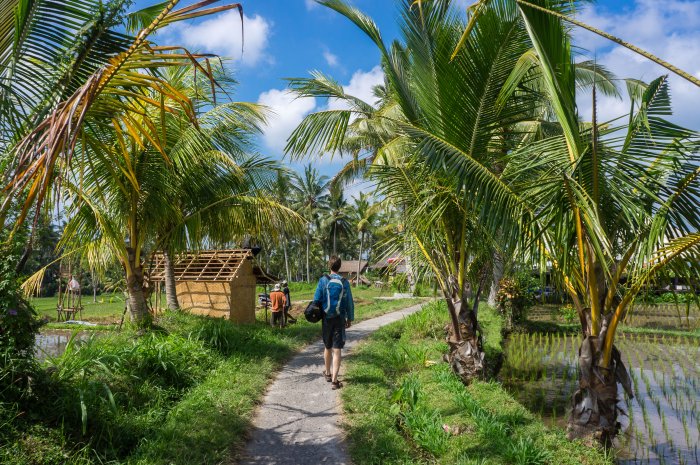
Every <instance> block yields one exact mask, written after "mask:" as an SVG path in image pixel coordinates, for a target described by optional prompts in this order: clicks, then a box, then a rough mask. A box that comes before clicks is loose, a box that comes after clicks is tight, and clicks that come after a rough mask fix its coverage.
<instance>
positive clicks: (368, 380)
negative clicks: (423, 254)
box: [342, 303, 611, 465]
mask: <svg viewBox="0 0 700 465" xmlns="http://www.w3.org/2000/svg"><path fill="white" fill-rule="evenodd" d="M479 316H480V320H481V324H482V326H483V329H484V343H485V346H486V348H487V353H489V354H490V356H491V357H498V354H499V350H500V342H501V341H500V328H501V326H500V320H499V317H498V316H497V315H496V314H495V312H493V311H492V310H491V309H489V308H488V307H485V306H482V307H481V308H480V313H479ZM446 323H447V310H446V308H445V307H444V304H443V303H433V304H430V305H428V306H426V307H425V308H424V310H422V311H421V312H419V313H416V314H414V315H412V316H410V317H408V318H406V319H404V320H403V321H400V322H397V323H395V324H393V325H389V326H387V327H385V328H382V329H380V330H379V331H377V332H376V333H375V334H374V335H373V336H372V337H371V338H370V340H369V341H367V342H366V343H363V344H361V345H360V347H359V348H358V349H357V350H356V351H355V352H354V353H353V355H352V357H351V358H350V359H349V361H348V372H347V376H346V380H347V381H348V382H347V385H346V387H345V388H344V389H343V392H342V396H343V401H344V407H345V410H346V419H347V430H348V436H349V438H350V452H351V455H352V459H353V462H354V463H356V464H358V465H362V464H380V463H381V464H414V463H415V464H417V463H444V464H452V463H460V464H481V463H488V464H571V465H573V464H580V463H586V464H591V465H593V464H609V463H611V462H610V459H609V458H608V457H606V456H605V454H604V453H603V452H602V451H600V450H598V449H595V448H589V447H586V446H584V445H583V444H580V443H578V442H570V441H568V440H567V439H566V437H565V435H564V433H563V431H561V430H557V429H554V430H550V429H548V428H546V427H545V426H544V425H543V424H542V423H541V421H540V420H539V419H538V418H537V417H536V416H535V415H533V414H532V413H530V412H528V411H527V410H526V409H525V408H524V407H523V406H522V405H521V404H519V403H518V402H516V401H515V400H514V399H513V397H511V396H510V395H509V394H508V393H507V392H506V391H505V390H504V389H503V388H502V387H501V386H500V384H498V383H495V382H481V381H480V382H474V383H472V384H471V385H470V386H469V387H465V386H464V385H463V384H462V383H461V382H460V381H459V380H458V379H457V378H456V377H455V376H454V374H453V373H452V372H451V370H450V368H449V366H448V365H447V364H446V363H443V362H442V355H443V353H445V352H446V351H447V345H446V343H445V342H444V330H443V328H444V326H445V325H446Z"/></svg>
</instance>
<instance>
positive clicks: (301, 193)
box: [292, 164, 329, 282]
mask: <svg viewBox="0 0 700 465" xmlns="http://www.w3.org/2000/svg"><path fill="white" fill-rule="evenodd" d="M328 188H329V181H328V177H327V176H322V175H320V174H319V172H318V170H317V169H316V168H314V167H312V166H311V164H308V165H306V166H305V167H304V173H303V174H302V175H299V174H298V173H295V174H294V183H293V184H292V189H293V190H294V193H295V203H294V210H295V211H296V212H297V213H299V214H300V215H301V216H302V217H303V218H304V220H305V221H306V282H311V267H310V253H311V232H312V226H314V225H318V222H319V218H320V215H321V213H322V212H324V211H326V210H327V208H328ZM317 229H318V228H317Z"/></svg>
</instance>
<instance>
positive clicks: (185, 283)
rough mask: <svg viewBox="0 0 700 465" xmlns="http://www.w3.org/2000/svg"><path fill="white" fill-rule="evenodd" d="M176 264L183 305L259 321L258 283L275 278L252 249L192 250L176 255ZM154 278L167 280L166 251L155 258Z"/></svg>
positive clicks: (202, 312)
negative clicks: (263, 266) (263, 267)
mask: <svg viewBox="0 0 700 465" xmlns="http://www.w3.org/2000/svg"><path fill="white" fill-rule="evenodd" d="M173 268H174V275H175V283H176V290H177V298H178V301H179V302H180V306H181V307H182V308H183V309H187V310H189V311H191V312H192V313H196V314H198V315H207V316H213V317H220V318H227V319H230V320H232V321H235V322H237V323H252V322H254V321H255V305H256V299H257V296H256V294H255V286H256V284H266V283H269V282H272V281H275V279H274V278H272V277H270V276H268V275H266V274H265V273H264V272H263V271H262V269H261V268H260V267H258V266H257V265H256V264H255V263H254V258H253V252H252V251H251V250H250V249H233V250H204V251H200V252H188V253H184V254H180V255H178V256H177V257H174V264H173ZM151 281H153V282H156V283H162V282H164V281H165V261H164V257H163V255H160V254H157V255H156V256H155V258H154V262H153V266H152V268H151Z"/></svg>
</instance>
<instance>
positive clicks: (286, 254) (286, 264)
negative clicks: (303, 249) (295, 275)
mask: <svg viewBox="0 0 700 465" xmlns="http://www.w3.org/2000/svg"><path fill="white" fill-rule="evenodd" d="M282 250H283V252H284V271H285V272H286V277H287V281H291V274H289V252H288V251H287V235H286V234H285V235H284V237H283V238H282Z"/></svg>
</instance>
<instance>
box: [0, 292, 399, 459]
mask: <svg viewBox="0 0 700 465" xmlns="http://www.w3.org/2000/svg"><path fill="white" fill-rule="evenodd" d="M408 304H409V302H406V301H403V302H399V301H391V302H378V303H376V304H374V303H373V304H369V305H367V304H361V305H358V307H357V308H356V317H357V318H358V319H362V318H367V317H369V316H374V315H377V314H381V313H384V312H387V311H391V310H393V309H396V308H400V307H402V306H406V305H408ZM157 324H158V328H159V329H158V330H155V331H152V332H149V333H140V332H137V331H135V330H129V329H127V330H126V331H124V332H122V333H116V332H113V333H110V334H104V335H101V336H93V337H91V338H89V339H87V340H84V339H82V338H79V337H75V336H74V337H73V338H72V339H71V340H70V342H69V343H68V345H67V348H66V351H65V353H64V354H63V355H61V356H59V357H54V358H49V359H48V360H47V361H46V362H45V365H44V366H43V369H41V370H39V371H38V373H37V376H36V377H35V379H34V380H33V385H32V388H33V390H34V391H33V396H34V399H35V402H34V404H33V406H32V408H31V409H28V410H24V411H22V410H18V409H17V408H15V407H13V406H11V405H9V406H8V405H4V404H0V426H2V428H1V431H0V463H17V464H33V465H34V464H47V465H48V464H52V465H53V464H56V463H70V464H73V463H77V464H82V463H99V464H102V463H110V462H111V463H139V464H149V465H150V464H191V463H197V464H208V463H211V464H213V463H220V462H222V461H224V460H228V459H229V455H230V453H231V450H232V449H233V450H236V449H237V448H240V447H241V446H242V444H243V441H244V438H245V432H246V430H247V428H248V427H249V424H250V419H251V417H252V414H253V411H254V407H255V405H256V402H259V400H260V398H261V397H262V395H263V394H264V392H265V388H266V385H267V383H268V381H269V379H270V378H271V377H272V375H273V374H274V372H275V370H276V369H277V368H278V367H279V366H280V364H281V363H283V362H284V361H285V360H286V359H287V358H289V357H290V356H291V355H292V354H293V353H294V352H295V351H296V350H297V349H299V348H300V347H301V346H302V345H304V344H305V343H307V342H309V341H311V340H313V339H315V338H318V337H319V336H320V326H319V325H312V324H309V323H307V322H305V321H303V320H302V321H300V322H299V323H297V324H295V325H292V326H290V327H287V328H285V329H283V330H280V329H276V328H270V327H269V326H268V325H266V324H264V323H262V322H257V323H255V324H252V325H236V324H233V323H231V322H229V321H225V320H219V319H211V318H206V317H199V316H194V315H190V314H186V313H184V312H166V313H165V314H164V315H163V316H161V317H160V318H159V320H158V321H157Z"/></svg>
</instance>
